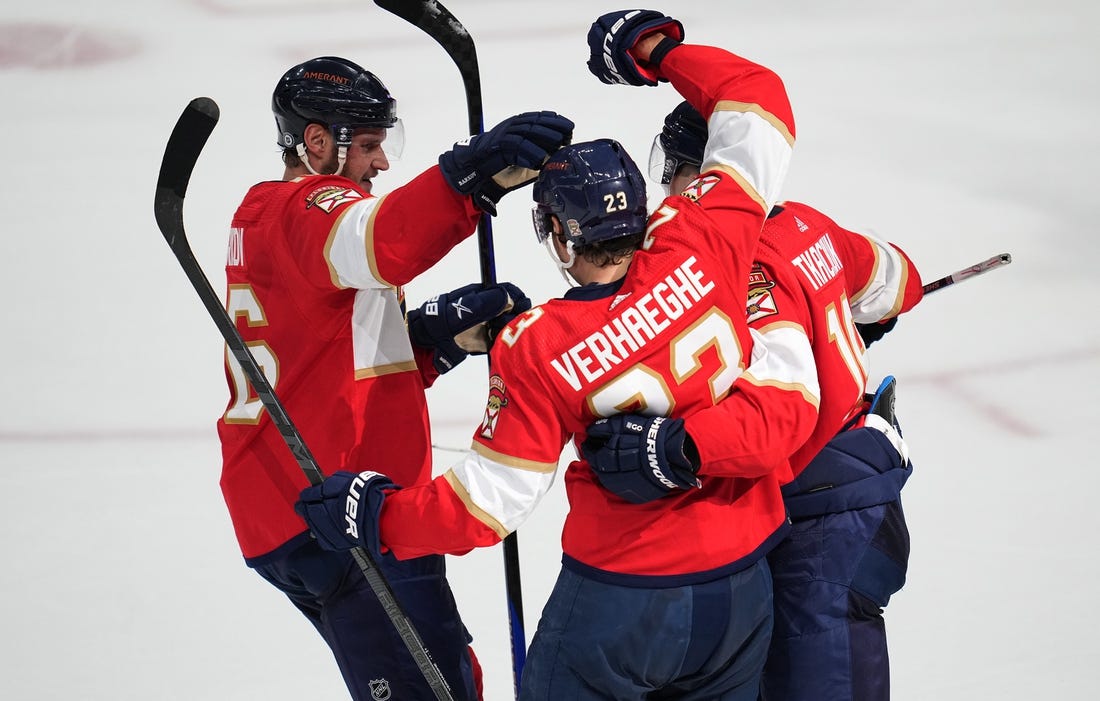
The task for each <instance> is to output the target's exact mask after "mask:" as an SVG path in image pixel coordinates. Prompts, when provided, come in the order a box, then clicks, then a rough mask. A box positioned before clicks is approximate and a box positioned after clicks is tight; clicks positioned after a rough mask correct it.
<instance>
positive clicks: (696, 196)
mask: <svg viewBox="0 0 1100 701" xmlns="http://www.w3.org/2000/svg"><path fill="white" fill-rule="evenodd" d="M720 181H721V178H719V177H718V176H717V175H704V176H702V177H699V178H696V179H695V180H692V181H691V184H689V185H688V186H687V187H686V188H684V191H683V192H681V193H680V194H681V195H683V196H684V197H686V198H688V199H689V200H691V201H692V202H698V201H699V200H700V199H701V198H702V197H703V195H705V194H707V193H708V192H710V191H711V188H713V187H714V186H715V185H717V184H718V183H719V182H720Z"/></svg>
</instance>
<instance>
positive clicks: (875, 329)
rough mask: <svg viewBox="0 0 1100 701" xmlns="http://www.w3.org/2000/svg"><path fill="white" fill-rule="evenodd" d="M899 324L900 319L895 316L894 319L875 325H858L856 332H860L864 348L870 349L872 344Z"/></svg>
mask: <svg viewBox="0 0 1100 701" xmlns="http://www.w3.org/2000/svg"><path fill="white" fill-rule="evenodd" d="M897 324H898V318H897V317H896V316H895V317H894V318H892V319H888V320H886V321H880V322H877V323H874V324H856V331H858V332H859V337H860V338H862V339H863V346H864V347H865V348H870V347H871V344H872V343H874V342H875V341H877V340H879V339H881V338H882V337H883V336H885V335H886V334H888V333H889V332H890V331H892V330H893V328H894V327H895V326H897Z"/></svg>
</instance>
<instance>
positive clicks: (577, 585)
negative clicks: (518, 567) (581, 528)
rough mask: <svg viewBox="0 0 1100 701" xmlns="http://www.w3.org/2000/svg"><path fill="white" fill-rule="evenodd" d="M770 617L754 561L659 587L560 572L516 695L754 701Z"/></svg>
mask: <svg viewBox="0 0 1100 701" xmlns="http://www.w3.org/2000/svg"><path fill="white" fill-rule="evenodd" d="M771 618H772V598H771V577H770V576H769V575H768V566H767V563H766V562H765V561H764V560H760V561H759V562H757V563H756V564H754V565H752V566H750V567H749V568H748V569H746V570H742V571H741V572H738V573H737V574H734V575H730V576H728V577H723V578H721V579H718V580H715V581H712V582H707V583H705V584H696V585H693V586H684V587H672V588H667V589H644V588H636V587H623V586H616V585H613V584H606V583H603V582H597V581H594V580H592V579H588V578H586V577H582V576H580V575H578V574H577V573H575V572H572V571H570V570H568V569H564V568H563V569H562V570H561V573H560V574H559V575H558V580H557V583H556V584H555V585H554V590H553V592H551V594H550V598H549V600H548V601H547V603H546V607H545V608H544V609H543V612H542V619H541V620H540V621H539V625H538V630H537V631H536V632H535V637H534V639H533V640H532V642H531V648H530V650H528V653H527V664H526V666H525V667H524V668H523V678H522V683H521V690H520V701H542V700H547V701H551V700H552V701H563V700H565V699H569V701H594V700H596V699H615V700H616V701H632V700H634V699H646V700H648V701H658V700H661V699H679V700H681V701H702V700H703V699H707V700H708V701H715V700H720V701H756V698H757V694H758V693H759V688H760V674H761V670H762V668H763V664H764V656H765V654H766V652H767V647H768V636H769V634H770V632H771Z"/></svg>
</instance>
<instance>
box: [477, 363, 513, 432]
mask: <svg viewBox="0 0 1100 701" xmlns="http://www.w3.org/2000/svg"><path fill="white" fill-rule="evenodd" d="M504 393H505V388H504V380H503V378H501V376H500V375H493V376H491V377H490V378H489V401H488V402H487V403H486V405H485V417H484V418H482V420H481V437H482V438H487V439H489V440H493V435H495V434H496V432H497V423H498V422H499V421H500V411H501V410H502V409H503V408H504V407H506V406H508V398H507V397H505V396H504Z"/></svg>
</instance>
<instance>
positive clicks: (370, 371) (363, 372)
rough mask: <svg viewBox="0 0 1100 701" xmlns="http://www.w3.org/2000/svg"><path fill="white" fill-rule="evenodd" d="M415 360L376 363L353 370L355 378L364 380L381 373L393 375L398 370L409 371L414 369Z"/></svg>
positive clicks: (381, 374)
mask: <svg viewBox="0 0 1100 701" xmlns="http://www.w3.org/2000/svg"><path fill="white" fill-rule="evenodd" d="M416 369H417V368H416V361H415V360H410V361H409V362H406V363H392V364H390V365H376V366H374V367H371V368H360V369H359V370H356V371H355V379H357V380H365V379H367V378H369V377H381V376H383V375H393V374H396V373H399V372H411V371H415V370H416Z"/></svg>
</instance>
